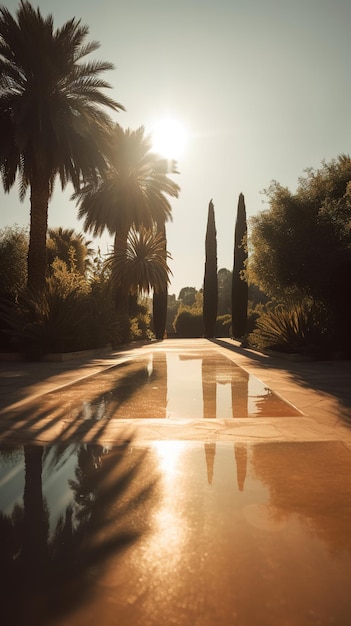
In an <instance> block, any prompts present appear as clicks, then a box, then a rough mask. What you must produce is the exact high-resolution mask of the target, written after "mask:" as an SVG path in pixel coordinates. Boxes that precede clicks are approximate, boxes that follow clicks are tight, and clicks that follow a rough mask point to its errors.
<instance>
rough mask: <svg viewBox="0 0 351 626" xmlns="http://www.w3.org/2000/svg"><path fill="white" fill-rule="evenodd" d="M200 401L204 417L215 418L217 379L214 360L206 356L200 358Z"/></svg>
mask: <svg viewBox="0 0 351 626" xmlns="http://www.w3.org/2000/svg"><path fill="white" fill-rule="evenodd" d="M201 369H202V401H203V406H204V411H203V414H204V418H205V419H211V418H212V419H215V418H216V417H217V381H216V362H215V361H214V362H213V361H212V360H211V359H209V358H208V357H207V358H206V357H204V358H203V359H202V366H201Z"/></svg>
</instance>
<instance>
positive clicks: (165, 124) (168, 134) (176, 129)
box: [151, 117, 188, 160]
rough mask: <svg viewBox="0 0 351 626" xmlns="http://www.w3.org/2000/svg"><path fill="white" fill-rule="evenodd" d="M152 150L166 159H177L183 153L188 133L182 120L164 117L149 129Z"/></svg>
mask: <svg viewBox="0 0 351 626" xmlns="http://www.w3.org/2000/svg"><path fill="white" fill-rule="evenodd" d="M151 139H152V150H153V151H154V152H157V153H158V154H160V155H161V156H163V157H165V158H167V159H175V160H177V159H179V157H181V156H182V155H183V154H184V151H185V148H186V144H187V141H188V134H187V131H186V128H185V126H184V124H182V122H180V121H178V120H177V119H175V118H172V117H164V118H163V119H161V120H159V121H158V122H156V123H155V125H154V127H153V129H152V131H151Z"/></svg>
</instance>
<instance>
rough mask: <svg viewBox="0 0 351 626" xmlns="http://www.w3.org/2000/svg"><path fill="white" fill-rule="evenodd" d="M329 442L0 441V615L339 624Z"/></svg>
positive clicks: (339, 463)
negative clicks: (45, 443)
mask: <svg viewBox="0 0 351 626" xmlns="http://www.w3.org/2000/svg"><path fill="white" fill-rule="evenodd" d="M350 522H351V454H350V452H349V451H348V450H347V449H346V448H345V447H344V446H343V445H342V444H340V443H335V442H326V443H262V444H250V445H249V444H244V443H192V442H180V441H162V442H161V441H157V442H152V443H151V444H150V445H148V446H145V447H143V446H140V445H134V443H133V441H126V442H125V443H124V444H123V445H120V446H119V447H115V448H108V447H104V446H101V445H97V444H84V445H70V446H47V447H40V446H37V447H35V446H31V445H28V446H27V445H26V446H18V447H10V446H8V447H6V448H4V447H3V448H0V541H1V546H0V547H1V551H0V554H1V569H2V586H1V593H2V598H1V603H0V623H1V624H6V625H9V626H10V625H11V624H16V626H22V624H29V625H32V624H33V626H34V624H35V625H40V624H43V625H44V624H45V625H47V624H51V623H57V624H60V625H61V626H64V625H65V626H83V625H84V626H96V625H97V624H102V625H103V626H110V625H111V626H112V625H113V626H114V625H115V624H118V625H119V626H130V625H131V624H143V625H147V626H159V625H160V624H175V625H179V626H189V624H196V625H198V626H213V624H216V625H218V626H228V625H231V624H234V625H235V624H238V625H242V626H256V625H257V626H275V625H276V626H282V625H289V626H291V625H294V626H295V625H296V626H310V625H312V624H313V625H317V624H318V625H319V626H327V625H330V624H336V625H337V626H348V625H349V624H350V621H351V595H350V592H349V587H350V585H349V581H350V575H351V533H350V527H351V524H350Z"/></svg>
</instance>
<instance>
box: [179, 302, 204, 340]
mask: <svg viewBox="0 0 351 626" xmlns="http://www.w3.org/2000/svg"><path fill="white" fill-rule="evenodd" d="M173 328H174V330H175V332H176V335H177V336H178V337H203V334H204V326H203V318H202V312H200V311H199V310H197V309H196V310H194V309H188V308H185V307H181V308H180V309H179V310H178V313H177V315H176V317H175V320H174V322H173Z"/></svg>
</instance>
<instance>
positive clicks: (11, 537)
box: [0, 441, 159, 626]
mask: <svg viewBox="0 0 351 626" xmlns="http://www.w3.org/2000/svg"><path fill="white" fill-rule="evenodd" d="M70 449H71V454H75V455H76V459H77V461H76V467H75V477H74V479H72V480H70V481H69V487H70V493H71V496H72V497H71V502H70V503H69V505H68V506H67V507H66V508H65V509H64V510H63V511H62V513H61V515H60V517H59V519H58V521H57V522H56V525H55V528H54V529H53V531H52V532H51V533H49V531H48V527H49V524H48V519H49V511H48V509H47V506H46V502H45V499H43V506H42V510H41V511H38V510H37V511H36V512H33V511H30V510H27V511H26V510H25V508H26V504H25V503H24V507H23V509H22V510H19V507H18V506H17V508H16V509H14V511H13V514H12V515H11V516H6V515H0V535H1V537H2V541H1V543H2V544H3V545H4V546H6V552H5V554H4V561H3V564H4V571H5V574H6V575H5V578H4V580H5V583H4V586H3V592H4V596H3V598H4V599H3V601H2V602H1V604H0V617H1V623H4V624H5V623H6V624H7V625H9V626H11V625H12V624H13V625H15V624H16V625H18V624H20V623H25V624H27V625H28V626H32V625H33V626H34V624H35V625H36V626H37V625H41V624H43V625H44V624H45V625H47V624H50V623H54V621H56V620H57V619H60V618H62V617H64V616H65V615H67V614H69V613H70V612H72V611H73V610H75V609H76V608H79V607H80V606H82V605H84V604H85V602H86V601H89V602H90V601H91V600H92V598H93V597H94V594H95V592H96V591H97V588H98V584H97V583H98V581H99V580H100V578H101V576H103V574H104V572H105V571H106V570H107V568H108V566H109V565H110V564H111V563H112V561H113V562H114V563H115V560H116V559H118V557H119V556H120V555H121V554H122V553H123V552H124V551H125V550H127V549H128V548H129V547H131V546H132V544H134V543H135V542H137V541H138V540H139V539H140V538H141V537H142V536H143V535H144V534H145V533H147V532H148V530H149V529H150V527H151V522H150V518H151V512H152V510H153V507H154V506H155V505H156V504H157V499H158V493H159V492H158V476H157V472H156V470H155V464H154V463H153V462H152V458H151V459H150V454H151V452H150V450H148V449H147V448H142V447H135V446H134V445H133V441H129V442H127V441H126V442H125V443H124V444H122V445H120V446H118V447H115V448H112V449H110V450H108V449H106V448H103V447H102V446H100V445H98V444H85V445H80V446H72V445H71V446H70ZM62 452H63V450H62V449H61V450H60V451H58V454H57V455H56V456H55V454H54V458H57V460H58V462H61V459H62ZM38 454H41V455H43V449H42V448H40V447H38ZM44 456H45V455H44ZM56 469H57V468H55V463H53V464H52V471H53V472H55V471H56ZM146 469H147V472H146ZM31 480H32V481H35V479H34V478H33V476H31V473H30V468H28V467H27V469H26V483H27V482H28V481H31ZM33 487H34V489H35V485H33V484H32V485H30V488H31V489H33ZM27 488H28V485H27ZM72 494H73V495H72ZM32 506H33V502H32V505H31V507H30V508H32ZM38 513H39V517H40V516H41V517H42V518H43V519H46V520H47V523H46V524H45V523H44V524H43V525H42V530H41V531H40V530H38V525H37V526H36V527H35V526H33V525H32V526H30V525H29V528H32V533H34V534H36V535H38V534H39V536H36V537H31V536H30V533H28V528H26V523H27V521H28V517H30V516H31V515H36V516H38ZM43 529H46V530H43ZM40 533H41V535H40ZM29 541H30V542H31V549H29V550H28V549H27V548H28V546H27V545H26V543H27V542H29ZM33 545H39V546H41V548H40V549H38V550H33ZM112 571H113V569H112Z"/></svg>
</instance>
